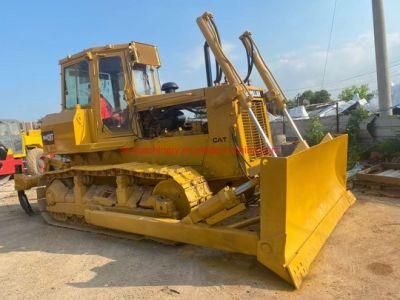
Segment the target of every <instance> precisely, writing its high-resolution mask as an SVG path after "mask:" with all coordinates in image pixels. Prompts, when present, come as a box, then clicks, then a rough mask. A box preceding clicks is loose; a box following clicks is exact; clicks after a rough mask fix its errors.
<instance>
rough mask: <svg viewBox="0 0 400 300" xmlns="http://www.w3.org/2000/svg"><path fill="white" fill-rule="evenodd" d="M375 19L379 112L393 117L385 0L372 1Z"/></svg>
mask: <svg viewBox="0 0 400 300" xmlns="http://www.w3.org/2000/svg"><path fill="white" fill-rule="evenodd" d="M372 13H373V18H374V37H375V57H376V71H377V80H378V93H379V111H380V115H381V116H391V115H393V111H392V94H391V86H390V79H389V66H388V58H387V46H386V25H385V14H384V11H383V0H372Z"/></svg>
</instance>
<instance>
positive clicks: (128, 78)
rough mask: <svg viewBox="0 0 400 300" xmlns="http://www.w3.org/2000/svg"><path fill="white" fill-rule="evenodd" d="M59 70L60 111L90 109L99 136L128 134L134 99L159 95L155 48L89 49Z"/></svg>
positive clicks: (120, 46)
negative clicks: (60, 82) (61, 92)
mask: <svg viewBox="0 0 400 300" xmlns="http://www.w3.org/2000/svg"><path fill="white" fill-rule="evenodd" d="M60 64H61V67H62V76H63V78H62V90H63V110H75V109H76V108H77V107H78V108H83V109H85V108H91V109H92V110H93V113H94V115H95V116H97V119H98V120H99V121H100V123H101V125H100V127H99V128H100V129H101V131H100V135H109V134H113V135H115V134H117V135H123V134H124V133H129V132H130V131H131V127H132V112H131V108H130V104H131V103H133V101H134V98H137V97H145V96H152V95H157V94H161V90H160V82H159V76H158V68H159V67H160V62H159V58H158V53H157V49H156V47H154V46H152V45H147V44H142V43H137V42H132V43H130V44H124V45H109V46H106V47H98V48H91V49H88V50H85V51H83V52H81V53H78V54H76V55H74V56H69V57H67V58H66V59H64V60H62V61H61V62H60Z"/></svg>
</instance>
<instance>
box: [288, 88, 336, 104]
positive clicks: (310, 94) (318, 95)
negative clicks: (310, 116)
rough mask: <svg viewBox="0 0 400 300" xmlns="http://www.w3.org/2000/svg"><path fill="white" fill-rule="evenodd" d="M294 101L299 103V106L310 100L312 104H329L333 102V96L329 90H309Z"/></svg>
mask: <svg viewBox="0 0 400 300" xmlns="http://www.w3.org/2000/svg"><path fill="white" fill-rule="evenodd" d="M293 100H294V101H293V102H295V103H298V105H302V104H303V101H304V100H308V101H309V102H310V104H318V103H327V102H329V101H331V94H329V93H328V91H327V90H320V91H312V90H307V91H304V92H303V93H301V94H297V96H296V97H295V98H294V99H293Z"/></svg>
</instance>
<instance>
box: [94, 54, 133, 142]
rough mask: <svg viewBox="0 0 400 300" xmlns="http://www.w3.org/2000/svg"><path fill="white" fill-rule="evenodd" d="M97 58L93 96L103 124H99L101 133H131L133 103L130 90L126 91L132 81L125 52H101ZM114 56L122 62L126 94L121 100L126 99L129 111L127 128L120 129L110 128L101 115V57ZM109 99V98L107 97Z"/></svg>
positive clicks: (123, 87) (123, 88) (118, 134)
mask: <svg viewBox="0 0 400 300" xmlns="http://www.w3.org/2000/svg"><path fill="white" fill-rule="evenodd" d="M96 56H97V57H96V60H95V61H94V66H95V74H94V76H93V81H94V85H95V86H96V90H93V93H94V94H93V97H95V99H96V100H97V101H96V102H97V104H96V106H97V109H96V110H97V114H98V120H99V121H100V124H101V126H99V130H100V134H101V135H106V136H107V135H110V134H111V135H112V136H124V135H126V134H129V133H131V132H132V126H133V125H132V113H131V109H132V108H131V105H130V102H129V99H128V98H127V97H129V94H130V92H129V91H128V93H127V91H126V88H130V87H129V83H130V82H131V78H130V77H129V75H128V74H127V68H128V66H127V64H126V57H125V53H124V52H123V51H113V52H100V53H98V54H97V55H96ZM112 57H118V58H119V59H120V62H121V68H122V73H123V79H124V86H122V87H121V88H122V90H123V91H124V95H123V97H122V99H120V101H125V103H124V106H126V109H127V111H128V121H127V122H128V126H127V128H121V129H118V130H115V128H114V130H113V129H112V128H109V127H108V126H107V124H105V123H104V122H103V119H102V116H101V96H100V94H101V86H100V81H99V80H100V76H101V75H100V61H101V59H104V58H112ZM107 100H108V99H107Z"/></svg>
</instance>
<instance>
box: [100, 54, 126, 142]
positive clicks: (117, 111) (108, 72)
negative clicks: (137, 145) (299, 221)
mask: <svg viewBox="0 0 400 300" xmlns="http://www.w3.org/2000/svg"><path fill="white" fill-rule="evenodd" d="M126 70H127V66H126V61H125V53H124V52H122V51H121V52H113V53H106V54H99V55H97V59H96V71H95V82H96V89H95V91H94V95H93V96H94V98H95V99H96V103H97V114H96V115H97V118H98V124H99V128H98V130H99V136H100V138H109V137H121V136H126V135H132V120H131V113H130V109H131V107H130V105H129V102H130V101H131V100H130V99H128V98H129V96H128V95H129V94H130V95H132V93H131V90H130V89H131V86H130V84H128V82H130V79H129V78H128V75H127V72H126Z"/></svg>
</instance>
